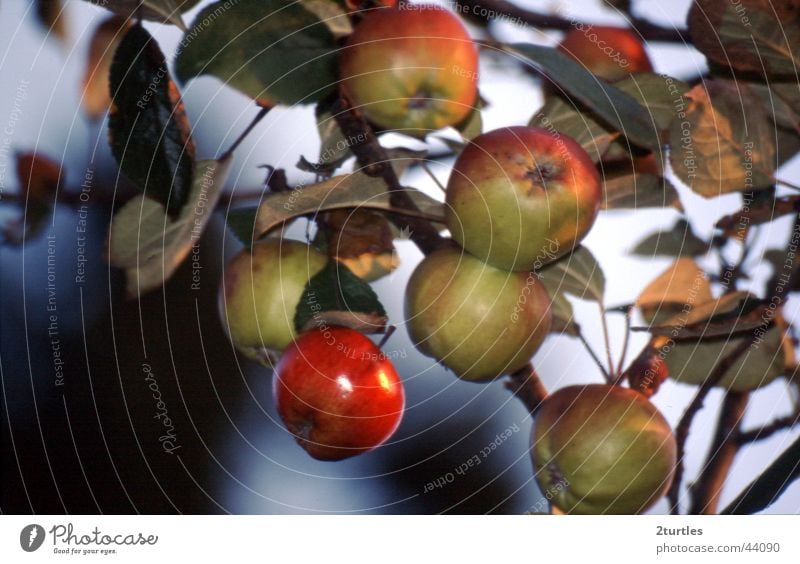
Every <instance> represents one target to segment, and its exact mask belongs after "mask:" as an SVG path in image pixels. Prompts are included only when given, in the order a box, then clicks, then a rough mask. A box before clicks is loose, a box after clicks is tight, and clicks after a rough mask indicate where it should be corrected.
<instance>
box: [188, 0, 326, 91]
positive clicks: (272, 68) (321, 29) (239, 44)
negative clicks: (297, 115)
mask: <svg viewBox="0 0 800 564" xmlns="http://www.w3.org/2000/svg"><path fill="white" fill-rule="evenodd" d="M336 48H337V46H336V41H335V38H334V36H333V34H332V33H331V31H330V29H329V28H328V26H326V25H325V23H323V22H322V21H320V19H319V17H318V16H316V15H315V14H313V13H312V12H310V11H309V10H307V9H306V8H305V7H303V4H301V3H297V2H285V1H283V0H239V2H237V3H235V4H232V3H231V2H229V1H224V2H223V1H220V2H215V3H214V4H211V5H210V6H208V7H207V8H206V9H204V10H203V11H202V12H201V13H200V14H198V16H197V18H196V19H195V21H194V24H193V25H192V28H191V29H190V30H189V31H188V32H187V33H186V35H185V37H184V39H183V43H182V49H181V50H180V51H179V54H178V58H177V61H176V73H177V75H178V78H179V79H180V80H181V81H183V82H185V81H187V80H189V79H191V78H193V77H196V76H200V75H203V74H211V75H213V76H216V77H217V78H219V79H220V80H222V81H223V82H224V83H226V84H229V85H230V86H232V87H234V88H236V89H238V90H240V91H241V92H244V93H245V94H247V95H248V96H250V97H252V98H253V99H255V100H258V101H259V103H262V104H264V105H274V104H287V105H291V104H311V103H314V102H317V101H319V100H322V99H323V98H325V96H326V95H328V94H329V93H330V92H332V91H333V88H334V87H335V85H336V57H335V52H336Z"/></svg>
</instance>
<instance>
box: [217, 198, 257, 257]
mask: <svg viewBox="0 0 800 564" xmlns="http://www.w3.org/2000/svg"><path fill="white" fill-rule="evenodd" d="M256 215H258V207H256V206H250V207H245V208H237V209H234V210H230V211H229V212H228V215H227V216H225V221H226V222H227V223H228V227H229V228H230V230H231V231H232V232H233V234H234V235H236V238H237V239H239V241H241V242H242V244H243V245H244V246H245V247H247V248H248V249H251V248H252V247H253V241H254V239H258V237H255V238H254V237H253V229H254V227H255V225H256Z"/></svg>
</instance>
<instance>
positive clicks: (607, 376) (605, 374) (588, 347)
mask: <svg viewBox="0 0 800 564" xmlns="http://www.w3.org/2000/svg"><path fill="white" fill-rule="evenodd" d="M578 340H580V342H581V343H582V344H583V348H585V349H586V351H587V352H588V353H589V356H591V357H592V360H593V361H594V363H595V364H596V365H597V367H598V368H599V369H600V372H602V373H603V378H605V380H606V382H611V375H610V374H609V373H608V369H607V368H606V367H605V366H603V362H602V361H601V360H600V357H598V356H597V353H595V352H594V349H593V348H592V347H591V345H589V342H588V341H587V340H586V337H584V336H583V332H582V331H581V330H580V329H579V330H578Z"/></svg>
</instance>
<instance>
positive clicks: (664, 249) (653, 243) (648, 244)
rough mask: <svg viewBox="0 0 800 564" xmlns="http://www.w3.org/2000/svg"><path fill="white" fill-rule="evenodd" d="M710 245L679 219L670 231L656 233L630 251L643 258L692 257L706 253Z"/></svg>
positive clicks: (684, 221) (683, 220)
mask: <svg viewBox="0 0 800 564" xmlns="http://www.w3.org/2000/svg"><path fill="white" fill-rule="evenodd" d="M709 247H710V244H709V243H708V242H706V241H703V240H702V239H700V238H699V237H698V236H697V235H695V234H694V232H693V231H692V228H691V226H690V225H689V224H688V223H687V222H686V220H685V219H679V220H678V221H677V222H676V223H675V225H673V226H672V228H671V229H667V230H666V231H658V232H657V233H653V234H652V235H650V236H648V237H647V238H646V239H644V240H643V241H642V242H641V243H639V244H638V245H636V247H635V248H634V249H633V250H632V251H631V254H634V255H639V256H643V257H654V256H668V257H693V256H698V255H704V254H706V253H707V252H708V249H709Z"/></svg>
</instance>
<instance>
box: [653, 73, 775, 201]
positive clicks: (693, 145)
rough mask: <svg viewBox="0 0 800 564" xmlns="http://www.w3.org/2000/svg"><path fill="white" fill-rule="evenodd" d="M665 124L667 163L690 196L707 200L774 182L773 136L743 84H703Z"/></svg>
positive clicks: (755, 98)
mask: <svg viewBox="0 0 800 564" xmlns="http://www.w3.org/2000/svg"><path fill="white" fill-rule="evenodd" d="M685 98H686V104H685V111H682V112H681V114H682V115H680V116H679V117H678V118H677V119H675V120H673V122H672V125H671V126H670V134H669V144H670V163H671V164H672V168H673V170H674V171H675V174H676V175H677V176H678V177H679V178H680V179H681V180H682V181H683V182H684V183H686V184H687V185H688V186H689V187H690V188H691V189H692V190H693V191H694V192H696V193H698V194H700V195H701V196H704V197H706V198H711V197H714V196H719V195H720V194H725V193H728V192H745V191H751V190H754V189H762V188H768V187H770V186H772V185H773V184H774V182H775V180H774V178H773V172H774V166H775V142H774V137H775V133H774V131H773V126H772V124H771V122H770V119H769V117H768V115H767V113H766V111H765V109H764V106H763V105H762V103H761V100H760V99H759V98H758V96H756V95H755V94H754V93H753V92H752V90H750V89H749V88H748V87H747V84H746V83H738V82H735V81H730V80H719V79H715V80H709V81H705V82H704V83H703V84H698V85H697V86H695V87H694V88H692V90H690V91H689V93H688V94H686V96H685Z"/></svg>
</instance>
